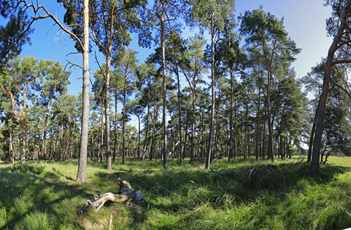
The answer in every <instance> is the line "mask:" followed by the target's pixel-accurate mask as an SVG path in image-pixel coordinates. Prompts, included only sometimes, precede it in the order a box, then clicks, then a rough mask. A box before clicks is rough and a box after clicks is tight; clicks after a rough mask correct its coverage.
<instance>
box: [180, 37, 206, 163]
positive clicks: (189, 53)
mask: <svg viewBox="0 0 351 230" xmlns="http://www.w3.org/2000/svg"><path fill="white" fill-rule="evenodd" d="M205 45H206V40H205V38H204V37H203V36H201V35H199V34H196V35H195V36H194V37H192V38H189V41H188V47H187V50H186V51H185V52H184V59H185V60H186V61H187V62H188V63H187V65H180V66H181V69H182V72H183V74H184V76H185V78H186V80H187V81H188V84H189V87H190V89H191V93H192V119H191V152H190V159H191V161H193V160H194V136H195V122H196V121H195V111H196V108H195V105H196V90H197V88H196V87H197V86H198V84H199V83H201V81H202V77H203V74H205V73H206V72H207V69H206V64H205V59H204V56H205V53H204V50H205Z"/></svg>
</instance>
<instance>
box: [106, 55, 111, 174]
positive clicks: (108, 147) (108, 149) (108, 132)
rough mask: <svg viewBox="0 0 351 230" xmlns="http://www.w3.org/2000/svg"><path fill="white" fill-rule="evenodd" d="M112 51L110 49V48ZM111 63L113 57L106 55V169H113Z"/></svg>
mask: <svg viewBox="0 0 351 230" xmlns="http://www.w3.org/2000/svg"><path fill="white" fill-rule="evenodd" d="M109 51H110V49H109ZM110 65H111V57H110V55H109V54H108V55H106V94H105V122H106V124H105V125H106V169H107V170H112V163H111V140H110V139H111V129H110Z"/></svg>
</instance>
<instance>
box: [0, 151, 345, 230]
mask: <svg viewBox="0 0 351 230" xmlns="http://www.w3.org/2000/svg"><path fill="white" fill-rule="evenodd" d="M302 159H303V161H301V160H302ZM302 159H301V157H297V156H296V157H295V158H293V159H290V160H289V159H285V160H276V161H275V164H274V165H275V166H276V167H277V168H276V169H277V170H276V169H275V168H272V167H269V164H271V163H270V161H266V160H263V161H262V163H260V162H261V160H259V161H258V162H257V161H255V159H254V158H248V159H246V160H244V159H242V158H237V159H234V160H231V162H229V163H228V162H227V160H226V159H222V160H215V161H214V163H213V165H212V166H211V170H204V162H202V161H201V162H200V161H195V162H194V163H193V164H190V162H189V160H188V159H186V160H185V161H184V164H183V166H179V165H178V160H176V159H169V161H168V168H167V170H164V169H162V162H161V160H159V159H156V160H152V161H149V160H146V161H145V162H144V163H142V162H141V161H140V160H130V159H127V160H126V163H125V165H122V164H121V163H120V160H117V161H116V162H115V163H113V168H114V169H113V170H111V171H107V170H105V169H104V167H105V165H104V164H100V163H97V162H96V161H94V162H93V161H91V160H89V162H88V169H87V182H86V183H84V184H78V183H77V182H75V181H74V179H75V178H76V174H77V160H75V161H64V162H54V161H45V162H38V161H28V162H27V163H26V165H25V166H21V165H20V163H19V162H17V163H16V164H15V165H14V166H11V165H9V164H8V162H1V161H0V229H109V228H110V229H280V230H281V229H344V228H347V227H351V199H350V196H351V176H350V175H351V158H350V157H329V159H328V162H327V163H326V164H325V165H321V167H320V174H319V175H314V176H312V175H310V164H308V163H306V158H305V157H303V158H302ZM258 163H260V164H258ZM117 178H121V179H122V180H128V181H129V183H130V184H131V186H132V187H133V188H134V189H140V190H141V192H142V194H143V195H144V197H145V200H146V206H145V207H140V206H137V205H136V206H134V207H126V205H125V204H123V203H112V202H107V203H106V204H105V206H104V207H103V208H102V209H100V210H99V211H97V212H95V211H94V210H90V211H88V212H86V213H83V214H81V215H77V210H79V209H80V208H81V207H82V206H84V204H85V203H86V201H87V200H88V199H89V200H91V199H92V195H93V194H99V195H100V194H103V193H106V192H113V193H116V192H117V189H118V188H117Z"/></svg>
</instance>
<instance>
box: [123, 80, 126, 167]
mask: <svg viewBox="0 0 351 230" xmlns="http://www.w3.org/2000/svg"><path fill="white" fill-rule="evenodd" d="M126 87H127V73H126V74H125V75H124V87H123V115H122V164H124V157H125V116H126Z"/></svg>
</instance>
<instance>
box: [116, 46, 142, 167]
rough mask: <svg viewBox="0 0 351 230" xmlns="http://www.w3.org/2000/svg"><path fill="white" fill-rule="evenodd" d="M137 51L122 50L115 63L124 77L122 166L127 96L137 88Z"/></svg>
mask: <svg viewBox="0 0 351 230" xmlns="http://www.w3.org/2000/svg"><path fill="white" fill-rule="evenodd" d="M136 54H137V52H136V51H133V50H132V49H130V48H129V49H127V50H126V49H121V52H120V53H119V54H118V56H117V58H116V60H115V61H114V62H115V63H114V66H115V68H116V71H117V72H118V74H119V75H121V76H123V78H124V82H123V89H122V93H123V112H122V145H123V146H122V164H124V156H125V152H124V151H125V136H124V134H125V133H124V131H125V122H126V120H127V114H126V102H127V96H129V95H131V94H132V93H133V90H134V88H135V85H134V83H135V82H134V81H135V80H136V69H137V62H138V60H137V59H136Z"/></svg>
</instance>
